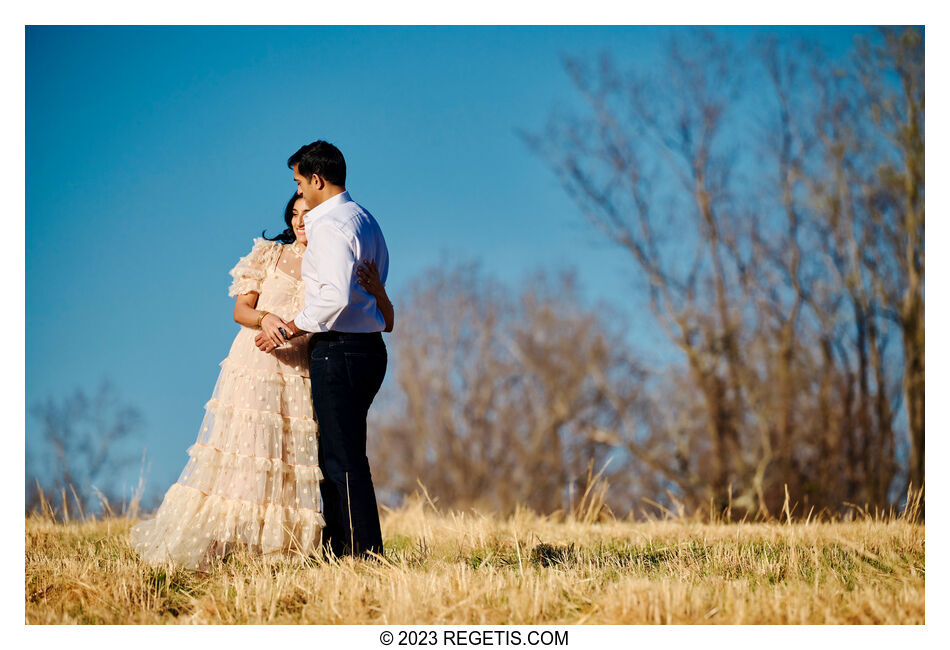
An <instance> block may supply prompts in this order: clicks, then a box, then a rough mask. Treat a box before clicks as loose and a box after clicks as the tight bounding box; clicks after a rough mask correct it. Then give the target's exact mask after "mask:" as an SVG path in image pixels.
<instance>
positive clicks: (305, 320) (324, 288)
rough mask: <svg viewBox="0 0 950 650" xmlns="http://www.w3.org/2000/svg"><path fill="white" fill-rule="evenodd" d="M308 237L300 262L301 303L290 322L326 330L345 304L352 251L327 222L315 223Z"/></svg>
mask: <svg viewBox="0 0 950 650" xmlns="http://www.w3.org/2000/svg"><path fill="white" fill-rule="evenodd" d="M308 239H309V242H308V245H307V249H306V250H305V251H304V254H303V260H302V262H301V265H300V275H301V277H302V278H303V281H304V286H305V293H304V295H305V303H304V307H303V310H301V312H300V313H299V314H298V315H297V317H296V318H294V323H295V324H296V325H297V327H299V328H301V329H303V330H304V331H307V332H326V331H329V330H330V329H332V328H333V324H334V323H335V322H336V319H337V318H338V317H339V316H340V314H341V313H342V312H343V310H344V309H346V306H347V305H348V304H349V301H350V290H351V287H352V283H353V272H354V269H355V266H356V251H355V250H354V248H353V245H352V243H351V242H350V241H349V239H348V238H347V237H346V236H345V235H344V234H343V232H341V231H340V230H339V229H338V228H336V227H334V226H332V225H330V224H317V225H316V226H315V227H314V228H313V234H312V236H308Z"/></svg>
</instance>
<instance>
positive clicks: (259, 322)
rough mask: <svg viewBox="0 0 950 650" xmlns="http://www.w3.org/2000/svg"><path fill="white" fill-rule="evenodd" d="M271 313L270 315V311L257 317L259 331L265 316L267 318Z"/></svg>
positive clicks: (263, 312)
mask: <svg viewBox="0 0 950 650" xmlns="http://www.w3.org/2000/svg"><path fill="white" fill-rule="evenodd" d="M269 313H270V312H269V311H262V312H261V315H260V316H258V317H257V327H258V329H260V327H261V321H263V320H264V316H267V314H269Z"/></svg>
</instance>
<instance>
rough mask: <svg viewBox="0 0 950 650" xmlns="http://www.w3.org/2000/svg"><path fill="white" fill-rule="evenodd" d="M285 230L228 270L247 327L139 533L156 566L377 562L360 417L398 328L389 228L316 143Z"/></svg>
mask: <svg viewBox="0 0 950 650" xmlns="http://www.w3.org/2000/svg"><path fill="white" fill-rule="evenodd" d="M287 164H288V167H290V168H291V169H292V170H293V172H294V180H295V181H296V183H297V192H296V194H295V195H294V196H293V197H291V199H290V201H289V202H288V204H287V207H286V209H285V212H284V220H285V223H286V225H287V229H286V230H285V231H284V232H283V233H281V234H280V235H278V236H277V237H275V238H273V239H268V238H264V237H260V238H257V239H255V240H254V246H253V248H252V249H251V252H250V253H249V254H248V255H247V256H245V257H243V258H241V260H240V261H239V262H238V264H237V265H236V266H235V267H234V268H233V269H231V271H230V273H231V275H232V277H233V282H232V283H231V286H230V289H229V292H228V293H229V295H231V296H232V297H234V298H235V308H234V320H235V321H237V322H238V323H240V324H241V325H242V328H241V330H240V331H239V332H238V334H237V336H236V337H235V339H234V342H233V344H232V346H231V350H230V352H229V353H228V356H227V357H226V358H225V359H224V361H222V362H221V372H220V374H219V375H218V380H217V383H216V384H215V388H214V391H213V393H212V397H211V400H209V401H208V403H207V404H206V405H205V416H204V419H203V421H202V424H201V427H200V430H199V434H198V438H197V440H196V441H195V443H194V444H193V445H191V446H190V447H188V449H187V452H188V455H189V460H188V462H187V464H186V466H185V468H184V470H182V473H181V475H180V476H179V478H178V480H177V481H176V482H175V483H174V484H173V485H172V486H171V487H170V488H169V489H168V491H167V492H166V493H165V496H164V498H163V500H162V503H161V505H160V506H159V508H158V510H157V511H156V514H155V516H154V517H153V518H152V519H149V520H147V521H144V522H141V523H139V524H137V525H136V526H134V527H133V528H132V530H131V531H130V538H129V539H130V543H131V545H132V547H133V548H134V549H135V550H136V552H137V553H138V554H139V555H140V557H141V558H142V559H143V560H145V561H146V562H148V563H150V564H155V565H157V564H164V563H171V564H174V565H177V566H183V567H186V568H190V569H196V570H201V571H205V570H207V569H209V568H210V567H211V566H212V565H213V563H214V562H215V561H216V560H219V559H223V558H226V557H227V556H228V555H229V554H230V553H232V552H233V551H234V550H236V549H242V550H246V551H247V552H249V553H251V554H252V555H260V556H262V557H265V558H270V557H275V558H281V557H288V556H291V557H297V558H301V559H306V558H308V557H311V556H324V555H326V556H342V555H356V556H363V557H375V556H381V555H382V553H383V546H382V535H381V532H380V526H379V514H378V512H377V505H376V495H375V492H374V489H373V481H372V475H371V473H370V468H369V461H368V459H367V456H366V416H367V413H368V411H369V407H370V404H372V402H373V399H374V397H375V396H376V393H377V392H378V391H379V388H380V386H381V384H382V381H383V377H384V375H385V373H386V364H387V354H386V346H385V343H384V342H383V338H382V335H381V332H383V331H391V330H392V327H393V307H392V303H390V301H389V298H388V296H387V295H386V291H385V288H384V283H385V281H386V277H387V275H388V270H389V253H388V250H387V248H386V242H385V240H384V238H383V234H382V231H381V230H380V228H379V224H378V223H377V222H376V220H375V219H374V218H373V215H371V214H370V213H369V212H368V211H367V210H366V209H364V208H363V207H362V206H360V205H359V204H358V203H356V202H355V201H353V199H352V198H350V195H349V192H347V190H346V162H345V160H344V158H343V154H342V153H341V152H340V150H339V149H337V148H336V147H335V146H333V145H332V144H330V143H328V142H324V141H322V140H319V141H317V142H313V143H311V144H309V145H305V146H303V147H301V148H300V149H299V150H298V151H297V152H296V153H294V154H293V155H292V156H291V157H290V159H289V160H288V162H287Z"/></svg>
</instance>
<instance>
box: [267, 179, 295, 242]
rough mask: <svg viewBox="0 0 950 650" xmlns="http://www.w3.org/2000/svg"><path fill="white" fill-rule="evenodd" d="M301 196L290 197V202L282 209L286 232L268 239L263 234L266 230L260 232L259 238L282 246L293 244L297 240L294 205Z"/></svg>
mask: <svg viewBox="0 0 950 650" xmlns="http://www.w3.org/2000/svg"><path fill="white" fill-rule="evenodd" d="M302 198H303V197H302V196H299V195H298V194H297V193H296V192H294V195H293V196H292V197H290V200H289V201H288V202H287V207H286V208H284V223H286V224H287V230H285V231H284V232H282V233H280V234H279V235H277V236H276V237H268V236H267V235H266V234H265V233H266V232H267V230H266V229H264V230H262V231H261V237H263V238H264V239H266V240H268V241H279V242H280V243H282V244H293V243H294V242H295V241H296V240H297V235H295V234H294V227H293V220H294V203H296V202H297V199H302Z"/></svg>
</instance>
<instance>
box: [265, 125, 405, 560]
mask: <svg viewBox="0 0 950 650" xmlns="http://www.w3.org/2000/svg"><path fill="white" fill-rule="evenodd" d="M287 166H288V167H290V168H291V169H293V170H294V180H295V181H296V182H297V193H298V194H300V195H301V196H303V197H304V198H305V199H306V200H307V204H308V205H311V206H313V207H312V209H311V210H310V211H309V212H308V213H307V214H306V215H304V227H305V229H306V231H307V249H306V251H305V252H304V255H303V260H302V263H301V276H302V277H303V281H304V286H305V305H304V308H303V310H302V311H301V312H300V314H298V315H297V316H296V317H295V318H294V320H293V321H292V322H290V323H288V324H287V328H286V331H287V334H286V335H285V336H286V337H287V338H288V339H291V338H293V337H295V336H300V335H301V334H303V333H304V332H314V334H313V336H312V337H311V339H310V385H311V391H312V398H313V411H314V415H315V416H316V420H317V426H318V429H319V436H320V439H319V444H318V449H319V454H318V463H319V466H320V471H321V472H322V473H323V477H324V478H323V482H322V483H321V495H322V497H323V517H324V519H325V520H326V527H325V528H324V529H323V545H324V548H325V549H326V550H328V551H330V552H331V553H333V554H335V555H346V554H352V555H359V556H365V555H367V554H368V553H378V554H380V555H382V553H383V541H382V534H381V532H380V528H379V513H378V512H377V507H376V494H375V492H374V490H373V479H372V475H371V473H370V469H369V460H368V459H367V457H366V415H367V413H368V411H369V407H370V404H371V403H372V402H373V398H374V397H375V396H376V393H377V391H378V390H379V387H380V385H381V384H382V382H383V377H384V375H385V374H386V363H387V354H386V345H385V344H384V343H383V337H382V335H381V334H380V332H382V331H383V330H384V329H385V326H386V324H385V320H384V318H383V316H382V314H381V313H380V311H379V309H378V308H377V304H376V299H375V298H373V296H371V295H370V294H369V293H367V292H366V290H364V289H363V288H362V287H361V286H359V284H358V283H357V281H356V269H357V265H358V264H359V263H360V261H369V260H373V259H375V261H376V265H377V267H378V269H379V277H380V281H381V282H383V283H385V282H386V277H387V275H388V273H389V251H388V250H387V248H386V241H385V240H384V239H383V233H382V231H381V230H380V228H379V224H378V223H376V219H374V218H373V215H371V214H370V213H369V212H367V211H366V210H365V209H364V208H363V207H362V206H360V205H359V204H357V203H355V202H354V201H353V200H352V199H351V198H350V195H349V192H347V191H346V161H345V160H344V159H343V154H342V153H340V150H339V149H337V148H336V147H335V146H333V145H332V144H330V143H329V142H324V141H323V140H318V141H317V142H313V143H311V144H308V145H306V146H303V147H301V148H300V149H299V150H298V151H297V152H296V153H295V154H294V155H292V156H291V157H290V159H289V160H288V161H287ZM257 345H258V347H259V348H260V349H262V350H265V351H270V350H271V349H272V348H273V344H272V343H269V342H268V341H267V340H266V338H265V337H264V335H263V333H262V334H260V335H258V337H257Z"/></svg>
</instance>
